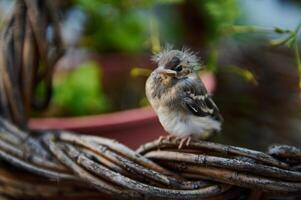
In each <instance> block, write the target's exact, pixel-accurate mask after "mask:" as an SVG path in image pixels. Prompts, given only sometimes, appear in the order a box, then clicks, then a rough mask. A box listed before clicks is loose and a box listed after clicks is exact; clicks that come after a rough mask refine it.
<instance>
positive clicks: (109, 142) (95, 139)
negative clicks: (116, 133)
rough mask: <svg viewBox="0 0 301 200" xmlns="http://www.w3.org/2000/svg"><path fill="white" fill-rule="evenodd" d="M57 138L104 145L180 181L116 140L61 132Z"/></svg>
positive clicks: (174, 175)
mask: <svg viewBox="0 0 301 200" xmlns="http://www.w3.org/2000/svg"><path fill="white" fill-rule="evenodd" d="M59 137H60V139H61V140H64V141H69V142H76V141H78V140H82V141H83V140H85V141H87V142H89V143H91V142H93V143H96V144H102V145H105V146H107V147H108V148H110V149H112V150H113V151H116V152H117V153H118V154H120V155H122V156H124V157H126V158H128V159H130V160H132V161H134V162H136V163H138V164H140V165H142V166H144V167H146V168H150V169H152V170H154V171H157V172H159V173H162V174H166V175H169V176H173V177H175V178H178V179H180V177H179V176H177V175H176V174H173V173H172V172H170V171H168V170H166V169H164V168H162V167H161V166H159V165H157V164H156V163H154V162H152V161H151V160H149V159H146V158H145V157H143V156H141V155H140V154H137V153H136V152H134V151H133V150H131V149H129V148H128V147H127V146H125V145H123V144H121V143H119V142H117V141H116V140H112V139H108V138H103V137H96V136H83V135H81V136H79V135H74V134H72V133H69V132H62V134H60V136H59Z"/></svg>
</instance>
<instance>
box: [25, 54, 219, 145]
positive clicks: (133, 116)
mask: <svg viewBox="0 0 301 200" xmlns="http://www.w3.org/2000/svg"><path fill="white" fill-rule="evenodd" d="M121 60H123V59H121ZM99 62H101V63H103V65H102V66H103V68H104V70H103V71H104V73H105V74H107V75H106V76H105V77H112V74H111V72H112V71H114V74H116V73H117V74H119V75H120V76H122V73H121V71H122V70H127V71H128V70H129V68H128V67H126V68H122V69H121V68H120V67H118V64H113V65H110V67H109V66H107V65H106V62H109V61H106V62H104V61H101V60H100V61H99ZM114 62H116V61H113V63H114ZM122 62H123V61H122ZM111 63H112V62H111ZM112 66H113V67H112ZM136 66H137V65H136ZM138 66H139V65H138ZM108 74H111V76H110V75H108ZM114 77H115V78H116V76H114ZM121 79H124V77H121ZM202 79H203V81H204V83H205V85H206V87H207V89H208V91H209V92H212V91H213V90H214V88H215V78H214V76H213V75H212V74H210V73H205V74H203V75H202ZM104 81H108V80H104ZM121 84H122V83H121ZM115 87H116V86H115ZM119 87H121V85H119ZM142 87H143V88H144V85H143V86H142ZM29 127H30V128H31V129H33V130H47V129H63V130H70V131H75V132H79V133H84V134H93V135H99V136H103V137H107V138H113V139H116V140H118V141H119V142H121V143H123V144H125V145H127V146H128V147H130V148H137V147H139V146H140V145H141V144H143V143H146V142H148V141H151V140H154V139H156V138H158V137H159V136H161V135H165V134H166V132H165V131H164V130H163V128H162V127H161V125H160V123H159V121H158V119H157V116H156V114H155V113H154V111H153V110H152V109H151V108H150V107H145V108H137V109H128V110H125V111H120V112H113V113H109V114H100V115H93V116H83V117H64V118H32V119H30V121H29Z"/></svg>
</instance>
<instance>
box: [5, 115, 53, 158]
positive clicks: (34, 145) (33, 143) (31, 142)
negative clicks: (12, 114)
mask: <svg viewBox="0 0 301 200" xmlns="http://www.w3.org/2000/svg"><path fill="white" fill-rule="evenodd" d="M0 127H2V128H3V129H5V130H6V131H7V132H9V133H10V134H13V135H14V136H16V137H18V138H19V139H20V140H21V141H22V142H23V144H22V145H25V144H26V145H27V147H30V148H31V150H32V151H33V152H34V153H37V154H40V155H43V156H45V157H46V156H48V157H49V155H50V154H49V152H48V151H46V150H45V149H44V148H43V147H42V146H41V144H40V143H39V142H38V141H37V140H36V139H34V138H32V137H30V136H29V134H28V133H26V132H24V131H21V130H19V129H18V128H17V127H15V126H13V125H12V124H11V123H9V122H8V121H6V120H4V119H3V118H1V117H0Z"/></svg>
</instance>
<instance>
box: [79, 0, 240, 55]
mask: <svg viewBox="0 0 301 200" xmlns="http://www.w3.org/2000/svg"><path fill="white" fill-rule="evenodd" d="M73 1H74V4H75V5H76V6H77V7H78V8H79V9H81V10H82V11H84V13H85V14H86V15H87V23H86V32H85V34H84V37H83V39H82V45H83V46H86V47H89V48H91V49H94V50H97V51H105V52H110V51H124V52H129V53H137V52H141V51H142V50H145V49H150V48H151V49H152V50H153V51H158V45H159V44H160V41H161V42H162V43H163V44H165V43H167V42H168V43H172V44H181V45H183V42H181V40H183V39H184V37H185V36H184V34H183V24H182V23H183V21H182V20H181V18H182V17H181V15H183V13H182V12H179V11H180V9H179V7H181V6H182V5H183V4H185V3H186V1H185V0H140V1H136V0H125V1H119V0H104V1H101V0H73ZM187 2H192V3H193V5H195V6H196V7H198V10H199V12H198V14H199V15H200V16H201V17H202V18H203V19H205V21H206V27H205V29H204V30H203V31H204V32H205V33H206V34H205V35H206V36H207V38H206V40H208V41H211V40H214V39H217V38H218V36H219V34H220V32H221V30H222V29H223V28H224V27H225V26H227V25H229V24H232V23H233V22H234V20H235V19H236V17H237V16H238V14H239V12H238V10H239V9H238V6H237V0H216V1H212V0H201V1H198V0H194V1H187ZM181 37H182V38H181ZM179 40H180V41H179Z"/></svg>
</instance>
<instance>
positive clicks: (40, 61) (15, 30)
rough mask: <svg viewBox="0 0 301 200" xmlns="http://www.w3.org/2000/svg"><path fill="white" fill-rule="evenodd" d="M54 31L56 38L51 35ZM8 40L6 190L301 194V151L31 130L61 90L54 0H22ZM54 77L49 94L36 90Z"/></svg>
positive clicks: (2, 180)
mask: <svg viewBox="0 0 301 200" xmlns="http://www.w3.org/2000/svg"><path fill="white" fill-rule="evenodd" d="M47 30H52V33H53V37H47ZM1 38H2V39H1V40H0V50H1V51H0V115H1V116H2V117H0V158H1V160H2V161H3V162H1V167H0V199H62V198H64V199H99V198H100V197H103V196H105V197H106V199H110V198H111V199H116V198H118V199H120V198H123V199H206V200H213V199H215V200H219V199H236V198H238V197H239V198H249V199H267V198H269V197H280V198H281V199H283V198H284V196H283V195H285V197H297V196H300V195H301V150H300V149H298V148H296V147H291V146H285V145H283V146H279V145H278V146H277V145H276V146H271V147H270V148H269V150H268V153H263V152H258V151H254V150H250V149H245V148H241V147H234V146H229V145H223V144H216V143H212V142H206V141H200V142H197V143H196V142H192V143H191V144H190V146H189V147H184V149H181V151H179V150H178V148H177V147H178V144H177V143H176V142H172V141H162V142H159V141H153V142H150V143H148V144H144V145H142V146H141V147H140V148H139V149H138V150H137V151H133V150H131V149H129V148H128V147H126V146H124V145H123V144H121V143H118V142H117V141H114V140H111V139H107V138H102V137H96V136H88V135H80V134H76V133H71V132H66V131H45V132H42V133H35V134H34V133H31V132H30V130H28V129H27V127H26V123H27V119H28V117H29V116H30V113H31V109H32V107H33V108H35V109H42V108H45V107H46V106H47V104H48V102H49V100H50V98H51V90H52V89H51V84H52V73H53V69H54V66H55V64H56V62H57V61H58V59H59V58H60V57H61V56H62V54H63V52H64V50H63V44H62V39H61V36H60V27H59V19H58V17H57V10H56V9H55V7H54V6H53V3H52V1H51V0H18V1H17V2H16V5H15V9H14V11H13V13H12V15H11V16H10V17H9V18H8V19H7V20H6V26H5V27H4V29H3V31H2V35H1ZM41 82H44V83H45V85H46V86H45V87H46V98H45V99H42V100H41V99H38V98H37V97H36V95H35V90H36V88H37V86H38V85H39V84H40V83H41Z"/></svg>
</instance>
